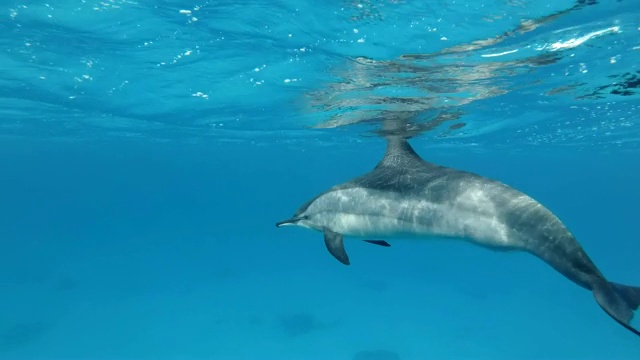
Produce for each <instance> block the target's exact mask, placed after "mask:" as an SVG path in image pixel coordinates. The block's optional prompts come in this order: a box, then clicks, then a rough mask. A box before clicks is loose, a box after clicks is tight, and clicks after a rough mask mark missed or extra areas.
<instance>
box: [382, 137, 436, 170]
mask: <svg viewBox="0 0 640 360" xmlns="http://www.w3.org/2000/svg"><path fill="white" fill-rule="evenodd" d="M418 163H420V164H424V163H425V161H424V160H422V158H421V157H420V155H418V153H416V152H415V150H413V148H412V147H411V145H410V144H409V142H408V141H407V140H406V139H404V138H402V137H400V136H388V137H387V151H386V152H385V154H384V158H383V159H382V160H381V161H380V162H379V163H378V166H376V167H382V166H394V167H396V166H401V167H404V166H410V165H412V164H418Z"/></svg>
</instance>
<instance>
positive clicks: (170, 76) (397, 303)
mask: <svg viewBox="0 0 640 360" xmlns="http://www.w3.org/2000/svg"><path fill="white" fill-rule="evenodd" d="M639 5H640V3H639V2H638V1H637V0H620V1H614V0H601V1H593V0H591V1H575V0H571V1H570V0H556V1H527V0H502V1H497V0H493V1H454V0H446V1H445V0H440V1H410V0H405V1H401V0H396V1H393V0H386V1H383V0H379V1H373V0H370V1H365V0H363V1H346V0H340V1H338V0H329V1H325V2H313V1H303V0H299V1H293V0H276V1H264V0H260V1H259V0H254V1H242V2H230V1H175V0H172V1H168V0H167V1H147V2H145V1H128V0H108V1H106V0H105V1H91V0H82V1H62V0H61V1H56V2H50V3H45V2H38V1H16V0H7V1H4V2H3V3H2V5H0V45H1V46H0V359H7V360H20V359H181V360H182V359H184V360H186V359H233V360H235V359H305V360H306V359H309V360H311V359H331V360H342V359H344V360H410V359H638V358H640V341H639V340H638V338H637V336H635V335H634V334H632V333H631V332H629V331H628V330H626V329H625V328H623V327H622V326H620V325H619V324H617V323H616V322H615V321H613V320H612V319H611V318H609V317H608V316H607V314H606V313H605V312H603V311H602V310H601V309H600V308H599V306H598V304H597V303H596V302H595V301H594V299H593V296H592V295H591V294H590V293H589V292H588V291H585V290H584V289H582V288H580V287H578V286H577V285H575V284H574V283H572V282H570V281H569V280H567V279H566V278H564V277H563V276H562V275H560V274H559V273H557V272H555V271H554V270H553V269H552V268H551V267H549V266H548V265H547V264H545V263H543V262H542V261H540V260H538V259H536V258H534V257H533V256H531V255H529V254H526V253H519V252H510V253H500V252H494V251H490V250H487V249H484V248H480V247H477V246H474V245H470V244H468V243H464V242H458V241H440V240H437V239H436V240H434V241H415V240H406V241H404V240H402V241H393V242H392V246H391V247H389V248H383V247H377V246H373V245H370V244H366V243H364V242H360V241H354V240H352V241H349V239H347V240H346V247H347V249H348V252H349V255H350V258H351V266H343V265H342V264H340V263H339V262H337V261H336V260H335V259H334V258H333V257H332V256H331V255H330V254H329V253H328V252H327V250H326V248H325V245H324V244H323V241H322V234H321V233H319V232H315V231H310V230H305V229H300V228H286V229H277V228H276V227H275V226H274V224H275V222H276V221H279V220H283V219H286V218H288V217H290V216H291V215H292V214H293V212H294V211H295V210H296V209H297V208H298V207H299V206H300V205H301V204H303V203H304V202H306V201H307V200H308V199H310V198H312V197H313V196H315V195H316V194H318V193H320V192H322V191H324V190H326V189H327V188H329V187H331V186H333V185H335V184H338V183H341V182H344V181H347V180H349V179H351V178H353V177H355V176H359V175H361V174H363V173H366V172H368V171H370V170H371V169H372V168H373V167H374V166H375V165H376V163H377V162H378V161H379V160H380V159H381V157H382V155H383V154H384V150H385V142H384V139H383V138H382V137H383V136H384V135H385V127H384V123H385V121H388V120H393V121H401V122H402V123H403V124H404V128H403V129H404V131H405V133H404V135H405V136H408V137H411V138H412V139H411V140H410V142H411V144H412V145H413V147H414V148H415V150H416V151H417V152H418V153H419V154H420V155H421V156H422V157H423V158H424V159H425V160H427V161H430V162H434V163H437V164H440V165H444V166H449V167H454V168H457V169H462V170H467V171H472V172H475V173H478V174H480V175H483V176H486V177H490V178H494V179H497V180H500V181H502V182H505V183H507V184H509V185H511V186H513V187H515V188H517V189H519V190H521V191H523V192H525V193H527V194H529V195H531V196H532V197H534V198H535V199H537V200H538V201H540V202H541V203H542V204H544V205H545V206H547V207H548V208H549V209H551V211H553V212H554V213H555V214H556V215H557V216H558V217H559V218H560V219H561V220H562V221H563V222H564V223H565V224H566V225H567V226H568V228H569V229H570V230H571V231H572V232H573V234H574V235H575V236H576V238H577V239H578V241H579V242H580V243H581V244H582V245H583V247H584V248H585V250H586V252H587V253H588V254H589V256H590V257H591V258H592V259H593V260H594V262H595V263H596V265H597V266H598V267H599V269H600V270H601V271H602V272H603V273H604V275H605V276H606V277H607V278H608V279H610V280H611V281H615V282H619V283H623V284H628V285H636V286H640V261H639V256H640V235H639V232H638V224H639V216H640V210H639V209H638V204H640V185H639V184H640V90H639V87H640V6H639Z"/></svg>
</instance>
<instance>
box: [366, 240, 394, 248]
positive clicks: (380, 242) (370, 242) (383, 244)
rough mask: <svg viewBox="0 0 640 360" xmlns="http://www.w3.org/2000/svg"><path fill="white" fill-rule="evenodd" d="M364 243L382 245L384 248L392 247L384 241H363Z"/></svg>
mask: <svg viewBox="0 0 640 360" xmlns="http://www.w3.org/2000/svg"><path fill="white" fill-rule="evenodd" d="M362 241H364V242H368V243H369V244H375V245H380V246H384V247H389V246H391V244H389V243H388V242H386V241H384V240H362Z"/></svg>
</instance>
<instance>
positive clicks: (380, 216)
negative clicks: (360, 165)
mask: <svg viewBox="0 0 640 360" xmlns="http://www.w3.org/2000/svg"><path fill="white" fill-rule="evenodd" d="M285 225H297V226H302V227H306V228H311V229H314V230H318V231H321V232H323V233H324V241H325V244H326V247H327V249H328V250H329V252H330V253H331V254H332V255H333V256H334V257H335V258H336V259H338V260H339V261H340V262H341V263H343V264H345V265H349V263H350V262H349V257H348V256H347V253H346V251H345V249H344V244H343V236H353V237H357V238H362V239H372V238H373V239H380V238H383V239H389V238H397V237H403V238H406V237H419V238H428V237H441V238H442V237H444V238H455V239H461V240H466V241H470V242H472V243H475V244H479V245H482V246H486V247H489V248H492V249H495V250H521V251H527V252H529V253H531V254H533V255H535V256H537V257H538V258H540V259H542V260H543V261H545V262H546V263H547V264H549V265H551V266H552V267H553V268H554V269H556V270H557V271H558V272H560V273H561V274H563V275H564V276H566V277H567V278H569V279H570V280H571V281H573V282H575V283H576V284H578V285H580V286H581V287H583V288H585V289H587V290H589V291H591V292H592V293H593V296H594V297H595V300H596V301H597V302H598V304H599V305H600V307H601V308H602V309H603V310H604V311H605V312H606V313H607V314H609V316H611V317H612V318H613V319H614V320H616V321H617V322H618V323H620V324H621V325H622V326H624V327H626V328H627V329H629V330H630V331H632V332H634V333H635V334H636V335H639V336H640V330H639V327H638V325H639V324H633V323H632V321H634V320H636V321H637V318H638V316H636V318H635V319H634V314H635V312H636V311H637V310H638V308H639V307H640V287H632V286H626V285H620V284H617V283H613V282H609V281H608V280H607V279H606V278H605V277H604V276H603V275H602V274H601V273H600V271H599V270H598V268H597V267H596V266H595V265H594V263H593V262H592V261H591V259H589V257H588V256H587V254H586V253H585V251H584V250H583V249H582V247H581V246H580V244H579V243H578V242H577V240H576V239H575V237H574V236H573V235H572V234H571V232H570V231H569V230H568V229H567V228H566V227H565V226H564V225H563V224H562V222H561V221H560V220H559V219H558V218H557V217H556V216H555V215H554V214H553V213H551V211H549V210H548V209H546V208H545V207H544V206H542V205H541V204H540V203H538V202H537V201H536V200H534V199H532V198H531V197H529V196H527V195H526V194H524V193H522V192H520V191H518V190H515V189H514V188H511V187H509V186H507V185H505V184H503V183H501V182H498V181H495V180H491V179H487V178H484V177H482V176H479V175H476V174H473V173H470V172H465V171H459V170H455V169H452V168H447V167H443V166H439V165H436V164H432V163H429V162H427V161H425V160H423V159H422V158H420V156H419V155H418V154H416V152H415V151H414V150H413V149H412V148H411V145H409V143H408V142H407V141H406V140H405V139H403V138H401V137H398V136H391V137H387V149H386V153H385V156H384V158H383V159H382V160H381V161H380V162H379V163H378V164H377V166H376V167H375V168H374V169H373V170H372V171H371V172H369V173H367V174H365V175H363V176H360V177H357V178H355V179H353V180H351V181H349V182H346V183H343V184H339V185H336V186H334V187H332V188H331V189H329V190H327V191H325V192H324V193H321V194H320V195H318V196H316V197H315V198H313V199H311V200H309V201H308V202H307V203H305V204H304V205H302V206H301V207H300V209H298V211H296V213H295V214H294V215H293V217H292V218H291V219H288V220H285V221H280V222H278V223H276V226H278V227H280V226H285ZM366 241H369V242H371V243H374V244H378V245H383V246H388V245H389V244H388V243H387V242H386V241H384V240H366Z"/></svg>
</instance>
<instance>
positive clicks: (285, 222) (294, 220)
mask: <svg viewBox="0 0 640 360" xmlns="http://www.w3.org/2000/svg"><path fill="white" fill-rule="evenodd" d="M300 220H302V219H300V218H291V219H289V220H283V221H278V222H277V223H276V227H280V226H287V225H295V224H296V223H297V222H298V221H300Z"/></svg>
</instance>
